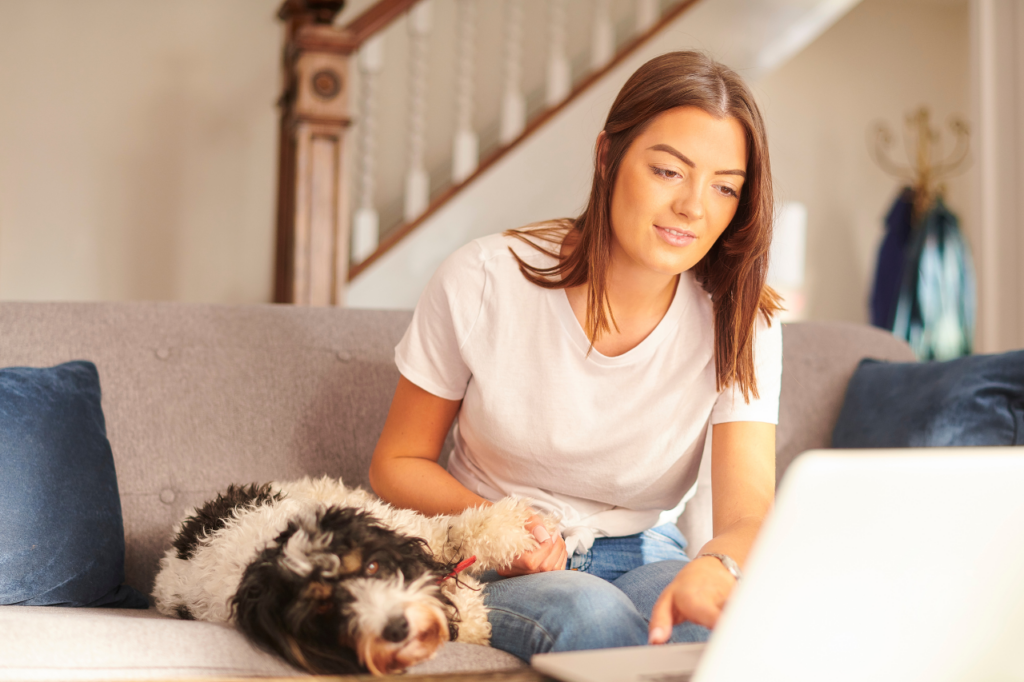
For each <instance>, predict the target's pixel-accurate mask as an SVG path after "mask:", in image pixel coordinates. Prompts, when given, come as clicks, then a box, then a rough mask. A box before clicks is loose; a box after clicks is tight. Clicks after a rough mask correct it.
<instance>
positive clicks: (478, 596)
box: [441, 574, 491, 645]
mask: <svg viewBox="0 0 1024 682" xmlns="http://www.w3.org/2000/svg"><path fill="white" fill-rule="evenodd" d="M482 589H483V588H482V587H481V585H480V583H479V582H477V580H476V578H474V577H472V576H469V575H465V574H462V575H460V576H459V578H458V581H456V580H455V579H451V580H446V581H445V582H444V583H442V584H441V591H442V592H444V595H445V596H446V597H448V599H449V600H450V601H451V603H452V605H453V606H454V607H455V612H456V613H458V623H459V636H458V637H456V639H455V641H457V642H465V643H467V644H484V645H488V644H490V643H491V623H490V621H488V620H487V607H486V606H484V599H483V592H482ZM453 615H454V614H449V616H448V617H449V618H451V617H452V616H453Z"/></svg>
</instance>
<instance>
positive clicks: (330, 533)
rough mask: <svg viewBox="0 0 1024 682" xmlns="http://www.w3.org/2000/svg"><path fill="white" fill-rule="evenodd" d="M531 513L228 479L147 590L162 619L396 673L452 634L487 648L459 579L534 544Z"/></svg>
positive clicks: (323, 664)
mask: <svg viewBox="0 0 1024 682" xmlns="http://www.w3.org/2000/svg"><path fill="white" fill-rule="evenodd" d="M534 513H535V512H534V510H533V509H532V508H531V507H530V505H529V503H528V501H526V500H522V499H518V498H511V497H510V498H505V499H503V500H500V501H498V502H497V503H495V504H494V505H492V506H489V507H478V508H473V509H469V510H466V511H465V512H463V513H461V514H458V515H452V516H434V517H427V516H424V515H422V514H419V513H417V512H414V511H411V510H408V509H398V508H396V507H393V506H391V505H389V504H387V503H385V502H383V501H381V500H380V499H379V498H377V497H375V496H373V495H371V494H370V493H368V492H366V491H364V490H362V489H360V488H348V487H346V486H345V485H344V484H343V483H342V482H341V480H339V479H331V478H328V477H324V478H320V479H310V478H304V479H302V480H299V481H292V482H283V483H268V484H264V485H256V484H252V485H248V486H230V487H229V488H228V490H227V492H225V493H223V494H221V495H218V496H217V498H216V499H215V500H212V501H210V502H208V503H206V504H205V505H203V506H202V507H199V508H197V509H194V510H192V512H191V513H189V514H188V515H187V516H186V518H185V519H183V520H182V521H181V522H180V523H179V524H178V525H177V527H176V528H175V530H174V533H173V540H172V546H171V548H170V549H168V550H167V552H166V553H165V555H164V556H163V558H162V559H161V560H160V571H159V573H158V574H157V577H156V583H155V587H154V590H153V597H154V600H155V602H156V607H157V609H158V610H159V611H160V612H161V613H163V614H165V615H168V616H174V617H178V618H183V619H194V620H204V621H211V622H216V623H232V624H234V625H236V626H237V627H238V628H239V630H241V631H242V632H243V633H244V634H245V635H246V636H248V637H249V638H250V639H251V640H252V641H253V642H255V643H256V644H257V645H259V646H261V647H262V648H264V649H267V650H269V651H271V652H274V653H276V654H278V655H280V656H281V657H283V658H284V659H285V660H286V661H288V662H289V663H291V664H292V665H294V666H296V667H298V668H302V669H304V670H306V671H308V672H311V673H314V674H352V673H358V672H364V671H367V670H368V671H369V672H370V673H373V674H375V675H384V674H390V673H396V672H400V671H403V670H405V669H406V668H408V667H409V666H411V665H414V664H416V663H419V662H421V661H424V660H427V659H429V658H432V657H433V656H434V655H435V654H436V652H437V650H438V649H439V648H440V647H441V645H442V644H444V642H446V641H449V640H456V641H460V642H469V643H474V644H488V643H489V642H490V635H491V628H490V623H489V622H488V620H487V609H486V607H485V606H484V602H483V593H482V590H481V587H480V583H479V582H478V581H477V579H476V578H474V577H473V576H472V575H468V573H474V574H479V573H480V572H482V571H485V570H488V569H496V568H501V567H505V566H508V565H509V564H511V562H512V560H513V559H514V558H515V557H517V556H518V555H520V554H522V553H523V552H527V551H530V550H533V549H536V548H537V546H538V542H537V539H536V538H535V537H534V536H533V534H531V533H530V532H528V531H527V530H525V525H526V522H527V520H528V519H529V518H530V517H531V516H532V515H533V514H534ZM545 527H546V528H547V530H548V531H549V533H550V534H552V535H553V534H554V533H556V532H557V524H556V523H555V522H553V521H552V520H550V519H545ZM470 564H472V565H471V566H469V565H470ZM467 566H469V569H468V570H465V571H464V569H466V568H467Z"/></svg>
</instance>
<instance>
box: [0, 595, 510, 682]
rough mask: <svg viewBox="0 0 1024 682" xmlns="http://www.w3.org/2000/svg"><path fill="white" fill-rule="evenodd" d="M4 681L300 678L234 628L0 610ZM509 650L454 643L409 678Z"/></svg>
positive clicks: (503, 666) (481, 665)
mask: <svg viewBox="0 0 1024 682" xmlns="http://www.w3.org/2000/svg"><path fill="white" fill-rule="evenodd" d="M0 635H2V641H3V651H4V655H3V656H2V657H0V680H142V679H164V680H169V679H184V678H202V677H205V678H210V677H223V678H227V677H231V678H240V677H275V678H278V677H299V676H305V673H303V672H302V671H300V670H298V669H296V668H293V667H292V666H290V665H288V663H286V662H285V661H284V660H282V659H280V658H278V657H277V656H273V655H271V654H269V653H266V652H264V651H262V650H260V649H258V648H256V647H255V646H253V645H252V644H251V643H250V642H249V640H247V639H246V638H245V637H244V636H242V634H241V633H240V632H239V631H238V630H236V629H235V628H233V627H231V626H229V625H223V624H219V623H204V622H202V621H194V620H178V619H177V618H168V617H166V616H162V615H160V614H159V613H157V611H156V609H149V610H146V611H137V610H125V609H69V608H48V609H40V608H33V607H27V606H26V607H23V606H7V607H2V608H0ZM524 665H525V664H524V663H523V662H522V661H520V660H519V659H518V658H516V657H514V656H512V655H511V654H507V653H505V652H504V651H499V650H497V649H491V648H490V647H485V646H480V645H478V644H463V643H461V642H454V643H449V644H445V645H444V646H443V647H441V650H440V651H439V652H438V654H437V657H436V658H434V659H432V660H430V661H426V662H424V663H421V664H419V665H417V666H414V667H412V668H410V669H409V672H410V673H412V674H433V673H438V672H443V673H454V672H463V671H480V670H509V669H516V668H521V667H523V666H524Z"/></svg>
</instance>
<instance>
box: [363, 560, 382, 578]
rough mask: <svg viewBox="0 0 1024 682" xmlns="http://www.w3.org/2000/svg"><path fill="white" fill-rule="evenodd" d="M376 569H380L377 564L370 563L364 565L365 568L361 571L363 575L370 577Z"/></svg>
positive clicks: (374, 562)
mask: <svg viewBox="0 0 1024 682" xmlns="http://www.w3.org/2000/svg"><path fill="white" fill-rule="evenodd" d="M378 569H380V566H379V565H378V564H377V562H376V561H371V562H370V563H368V564H366V568H364V569H363V574H364V575H366V576H371V575H373V574H375V573H376V572H377V571H378Z"/></svg>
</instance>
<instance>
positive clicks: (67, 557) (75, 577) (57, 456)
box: [0, 361, 147, 608]
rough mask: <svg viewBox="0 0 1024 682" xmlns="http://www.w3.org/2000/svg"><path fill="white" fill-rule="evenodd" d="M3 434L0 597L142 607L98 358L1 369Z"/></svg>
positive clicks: (0, 457)
mask: <svg viewBox="0 0 1024 682" xmlns="http://www.w3.org/2000/svg"><path fill="white" fill-rule="evenodd" d="M0 434H2V438H0V519H3V523H2V524H0V604H5V605H6V604H24V605H31V606H47V605H64V606H126V607H137V608H145V607H146V606H147V600H146V598H145V597H144V596H143V595H141V594H139V593H137V592H136V591H135V590H133V589H132V588H130V587H127V586H125V585H122V584H121V583H122V582H123V581H124V529H123V525H122V520H121V502H120V497H119V495H118V490H117V476H116V474H115V472H114V459H113V456H112V454H111V451H110V443H108V442H107V435H106V428H105V425H104V419H103V411H102V409H101V407H100V382H99V374H98V372H97V371H96V367H95V365H93V364H92V363H91V362H84V361H76V362H69V363H65V364H63V365H58V366H56V367H50V368H47V369H35V368H28V367H11V368H7V369H0Z"/></svg>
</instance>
